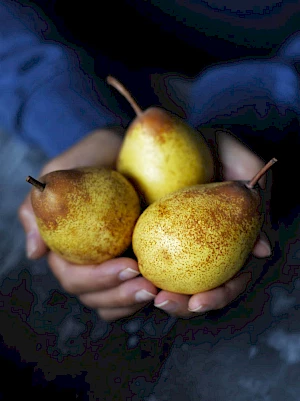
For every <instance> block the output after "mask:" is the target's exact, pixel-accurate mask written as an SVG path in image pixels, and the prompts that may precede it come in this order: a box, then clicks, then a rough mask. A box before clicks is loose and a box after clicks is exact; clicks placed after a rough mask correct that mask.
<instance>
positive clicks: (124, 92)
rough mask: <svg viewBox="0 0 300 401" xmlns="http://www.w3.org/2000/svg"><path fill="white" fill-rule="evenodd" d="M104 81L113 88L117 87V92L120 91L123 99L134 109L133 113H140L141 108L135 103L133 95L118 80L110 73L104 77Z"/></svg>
mask: <svg viewBox="0 0 300 401" xmlns="http://www.w3.org/2000/svg"><path fill="white" fill-rule="evenodd" d="M106 81H107V83H108V84H109V85H111V86H113V87H114V88H115V89H117V91H118V92H120V93H121V95H123V96H124V97H125V99H126V100H127V101H128V102H129V104H130V106H131V107H132V108H133V110H134V111H135V114H136V115H137V116H139V115H141V114H142V109H141V108H140V106H139V105H138V104H137V102H136V101H135V100H134V99H133V97H132V96H131V94H130V93H129V91H128V90H127V89H126V88H125V86H124V85H122V84H121V82H120V81H118V80H117V79H116V78H114V77H112V76H111V75H109V76H108V77H107V78H106Z"/></svg>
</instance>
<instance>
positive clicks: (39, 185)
mask: <svg viewBox="0 0 300 401" xmlns="http://www.w3.org/2000/svg"><path fill="white" fill-rule="evenodd" d="M26 181H27V182H29V184H31V185H33V186H34V187H36V188H37V189H39V190H40V191H41V192H43V191H44V189H45V186H46V184H44V183H42V182H40V181H38V180H36V179H35V178H32V177H31V176H30V175H29V176H28V177H27V178H26Z"/></svg>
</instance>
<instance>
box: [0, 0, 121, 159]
mask: <svg viewBox="0 0 300 401" xmlns="http://www.w3.org/2000/svg"><path fill="white" fill-rule="evenodd" d="M28 10H30V9H28V7H23V8H22V6H20V5H16V4H15V3H13V2H6V1H3V2H1V3H0V23H1V24H0V25H1V26H0V59H1V66H0V127H1V128H2V129H5V130H7V131H8V132H10V133H12V134H16V135H18V136H20V137H23V138H24V139H25V140H26V141H27V142H31V143H32V144H33V145H36V146H38V147H39V148H41V149H42V150H43V151H44V152H45V153H46V154H47V155H48V156H49V157H55V156H57V155H58V154H60V153H61V152H63V151H65V150H66V149H68V148H69V147H70V146H72V145H74V144H75V143H76V142H78V141H79V140H80V139H81V138H83V137H84V136H85V135H86V134H87V133H89V132H90V131H92V130H94V129H96V128H104V127H109V126H116V125H125V124H126V122H125V120H126V117H125V116H124V115H123V116H121V113H119V112H117V113H115V114H114V113H113V112H111V111H110V110H109V109H108V108H107V107H106V105H105V104H107V102H106V100H105V99H104V96H105V98H107V97H108V99H109V96H110V93H109V90H108V89H107V87H106V85H105V83H101V84H99V85H98V87H97V85H96V84H95V82H94V81H93V80H92V78H91V77H90V76H88V75H87V74H86V73H85V72H84V71H82V69H81V66H80V62H79V61H78V59H79V57H78V55H77V54H76V52H75V51H74V50H72V49H69V48H68V47H66V46H63V45H62V44H60V43H57V42H55V43H49V42H46V41H44V40H43V39H42V29H43V23H42V22H41V20H40V18H39V17H38V15H37V14H35V13H34V12H33V11H32V12H29V11H28ZM29 14H30V18H29ZM104 100H105V101H104Z"/></svg>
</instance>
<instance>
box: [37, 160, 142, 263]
mask: <svg viewBox="0 0 300 401" xmlns="http://www.w3.org/2000/svg"><path fill="white" fill-rule="evenodd" d="M39 181H40V182H42V183H43V184H45V188H44V190H40V189H38V188H33V189H32V192H31V201H32V206H33V210H34V213H35V217H36V221H37V224H38V227H39V231H40V234H41V236H42V238H43V240H44V241H45V243H46V244H47V245H48V247H49V248H50V249H51V250H52V251H54V252H55V253H57V254H59V255H60V256H62V257H63V258H64V259H66V260H68V261H70V262H73V263H77V264H96V263H101V262H104V261H105V260H108V259H112V258H114V257H116V256H119V255H121V254H122V253H123V252H124V251H125V250H126V249H127V248H128V247H129V245H130V244H131V237H132V232H133V228H134V225H135V223H136V221H137V218H138V216H139V214H140V204H139V198H138V195H137V193H136V191H135V190H134V188H133V186H132V185H131V184H130V183H129V181H128V180H127V179H126V178H125V177H123V176H122V175H121V174H120V173H118V172H117V171H114V170H110V169H105V168H93V167H85V168H78V169H73V170H60V171H54V172H51V173H48V174H46V175H44V176H43V177H41V178H40V179H39Z"/></svg>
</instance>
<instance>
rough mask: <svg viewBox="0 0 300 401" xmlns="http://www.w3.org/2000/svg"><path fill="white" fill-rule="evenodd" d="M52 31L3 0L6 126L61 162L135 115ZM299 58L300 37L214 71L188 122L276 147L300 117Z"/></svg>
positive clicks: (0, 97)
mask: <svg viewBox="0 0 300 401" xmlns="http://www.w3.org/2000/svg"><path fill="white" fill-rule="evenodd" d="M46 29H47V22H46V21H44V20H43V19H42V18H41V17H40V16H39V14H38V12H37V11H35V10H34V9H32V8H31V7H28V6H26V7H25V6H22V5H20V4H18V3H16V2H12V1H6V0H4V1H1V3H0V60H1V63H0V128H2V129H5V130H7V131H9V132H12V133H15V134H17V135H18V136H20V137H22V138H24V139H25V140H26V141H28V142H30V143H32V144H35V145H37V146H39V147H40V148H41V149H43V151H44V152H45V153H46V154H47V155H48V156H49V157H53V156H56V155H57V154H59V153H61V152H62V151H64V150H66V149H67V148H69V147H70V146H71V145H72V144H74V143H75V142H76V141H77V140H79V139H80V138H82V137H83V136H85V135H86V134H87V133H88V132H89V131H91V130H92V129H95V128H100V127H105V126H110V125H122V126H126V124H127V123H128V117H127V116H126V114H125V113H124V112H122V111H121V110H120V109H118V107H116V101H115V100H113V95H112V93H114V94H115V92H111V91H110V90H109V89H108V88H107V85H106V84H105V83H104V82H101V81H97V83H96V82H95V80H94V79H93V78H92V77H91V76H89V75H88V74H87V73H86V72H84V71H83V70H82V69H81V65H80V59H79V56H78V54H77V53H76V51H75V50H74V49H71V48H69V47H68V46H66V45H63V44H61V43H58V42H53V41H47V40H45V39H44V38H43V32H44V31H45V30H46ZM299 60H300V35H297V34H296V35H295V36H294V37H292V38H291V39H290V40H289V41H287V43H285V44H284V45H283V46H282V47H281V48H280V49H279V51H278V52H277V54H275V56H274V57H271V58H269V59H268V58H266V59H263V60H260V59H258V60H254V59H253V60H241V61H237V62H234V61H233V62H231V63H223V65H222V64H218V65H215V66H213V67H211V68H209V69H207V70H206V71H204V72H203V73H201V74H199V76H198V77H196V79H195V80H194V81H193V83H192V85H191V90H190V91H189V93H188V96H187V98H185V99H184V105H183V107H184V109H185V112H186V114H187V118H188V121H189V122H190V123H191V124H192V125H193V126H195V127H197V126H199V125H203V124H204V125H205V124H210V125H211V124H219V125H220V124H221V125H223V126H224V125H225V126H226V125H229V126H230V127H231V126H232V125H233V126H236V125H238V124H242V125H243V124H244V125H246V126H248V127H250V128H251V133H250V134H249V135H245V133H244V134H242V133H240V135H239V136H241V137H242V139H243V140H244V141H245V142H246V143H249V144H250V145H251V146H254V148H255V143H254V142H255V140H256V139H255V132H257V135H259V136H260V137H261V136H262V135H264V136H265V137H266V138H267V139H269V140H271V141H272V142H276V141H280V140H282V138H283V137H284V135H285V132H284V131H283V130H282V127H284V126H286V125H288V124H289V123H290V121H291V120H292V119H293V118H295V116H296V118H297V119H298V116H299V113H300V98H299V86H300V85H299V75H298V73H297V70H296V68H295V63H297V62H299ZM99 82H100V83H99ZM111 105H113V107H111ZM108 107H110V108H108ZM269 127H277V128H279V129H277V131H274V130H270V129H268V128H269ZM231 128H232V127H231ZM233 130H234V128H233ZM253 139H254V141H253ZM260 153H261V151H260ZM262 153H263V152H262ZM262 156H263V157H264V156H265V157H269V155H264V154H262Z"/></svg>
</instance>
